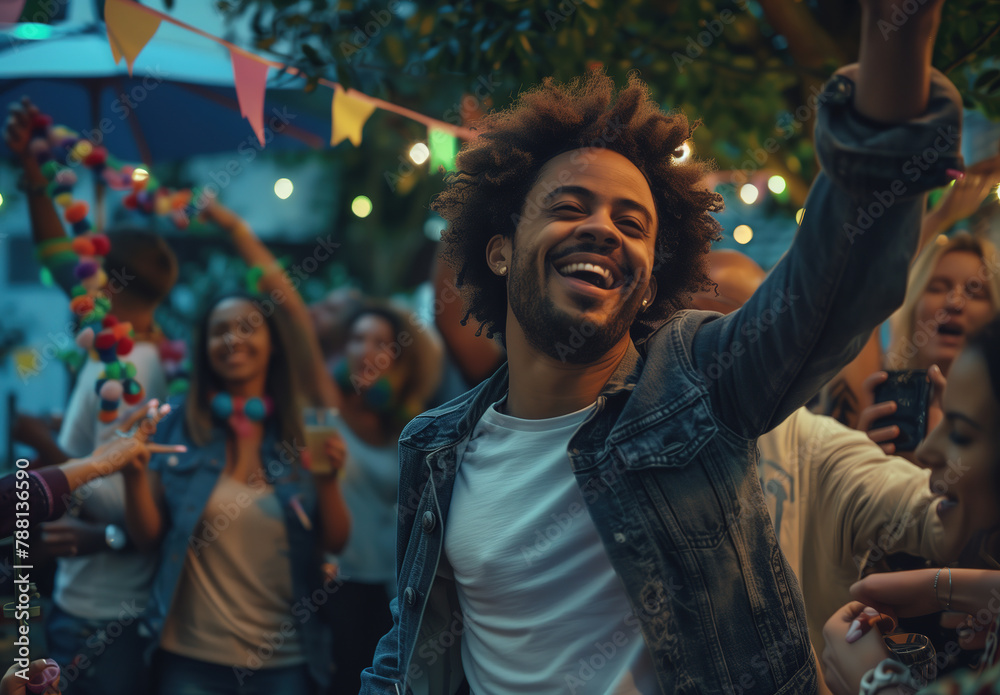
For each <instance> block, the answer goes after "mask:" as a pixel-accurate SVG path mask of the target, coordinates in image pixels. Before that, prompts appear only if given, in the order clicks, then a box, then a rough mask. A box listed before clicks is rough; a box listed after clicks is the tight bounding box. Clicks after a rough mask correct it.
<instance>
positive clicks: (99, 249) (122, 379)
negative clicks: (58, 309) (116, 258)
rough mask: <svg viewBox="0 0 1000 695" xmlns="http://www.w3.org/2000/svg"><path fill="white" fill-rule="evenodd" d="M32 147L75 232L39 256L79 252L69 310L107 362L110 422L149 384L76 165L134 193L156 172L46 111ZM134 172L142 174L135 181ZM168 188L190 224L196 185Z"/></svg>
mask: <svg viewBox="0 0 1000 695" xmlns="http://www.w3.org/2000/svg"><path fill="white" fill-rule="evenodd" d="M29 148H30V151H31V152H32V153H33V154H34V156H35V158H36V159H37V161H38V163H39V165H40V167H41V169H42V173H43V174H44V175H45V178H46V179H47V180H48V182H49V183H48V185H47V187H46V193H47V194H48V195H49V196H50V197H51V198H52V199H53V201H54V202H55V204H56V205H57V206H59V207H60V208H62V216H63V219H64V220H65V221H66V222H67V223H68V224H69V225H70V226H71V228H72V230H73V233H74V235H75V238H72V239H70V238H60V239H52V240H49V241H47V242H45V243H43V244H40V245H39V248H38V256H39V260H40V261H42V263H43V264H44V265H45V266H49V265H51V264H54V263H64V262H67V261H69V260H72V259H76V260H77V263H76V267H75V268H74V271H73V274H74V277H75V278H76V279H77V280H78V281H79V284H78V285H76V286H75V287H73V289H72V290H71V293H70V294H71V299H70V303H69V306H70V310H71V311H72V312H73V313H74V314H76V315H77V317H79V321H80V331H79V332H78V333H77V336H76V343H77V345H79V346H80V347H81V348H83V349H85V350H88V351H92V352H94V353H96V355H97V358H98V359H100V360H101V362H103V363H104V364H105V368H104V371H103V372H102V373H101V375H100V377H99V378H98V380H97V383H96V384H95V387H94V388H95V391H96V392H97V394H98V396H99V397H100V412H99V414H98V419H99V420H100V421H101V422H104V423H109V422H113V421H114V420H115V419H116V418H117V417H118V409H119V406H120V404H121V401H123V400H124V401H125V403H127V404H129V405H134V404H136V403H138V402H139V401H141V400H142V399H143V397H144V395H145V394H144V392H143V388H142V384H140V383H139V382H138V381H137V380H136V378H135V371H136V370H135V365H134V364H132V363H131V362H123V361H122V360H121V359H120V358H122V357H125V356H127V355H128V354H129V353H130V352H132V348H133V346H134V345H135V337H134V333H133V331H132V326H131V324H129V323H127V322H124V323H123V322H119V321H118V319H117V318H116V317H115V316H113V315H111V314H110V313H109V312H110V310H111V300H110V299H109V298H108V296H107V294H106V293H105V292H104V288H105V286H106V285H107V282H108V276H107V273H105V271H104V269H103V268H102V265H103V260H104V257H105V256H106V255H107V254H108V252H109V251H110V249H111V242H110V241H109V240H108V237H106V236H105V235H103V234H95V233H94V232H93V225H92V224H91V222H90V219H89V217H88V215H89V214H90V209H89V206H88V205H87V203H86V202H84V201H82V200H75V199H74V198H73V186H74V185H75V184H76V183H77V175H76V172H74V171H73V170H72V169H71V168H70V167H72V166H75V165H78V164H83V166H85V167H87V168H88V169H90V170H91V171H93V173H94V175H95V176H101V177H102V178H103V179H104V180H105V181H106V182H107V183H108V185H109V186H110V187H111V188H113V189H123V188H132V189H133V195H135V192H136V191H145V190H148V189H149V183H150V178H151V177H148V176H147V177H133V174H134V169H133V168H132V167H126V166H123V165H121V164H120V163H119V162H118V161H117V160H115V159H114V158H113V157H111V156H110V155H109V154H108V151H107V150H106V149H105V148H103V147H100V146H96V145H94V144H93V143H91V142H90V141H89V140H86V139H84V138H82V137H80V135H79V134H78V133H74V132H73V131H71V130H69V129H67V128H65V127H63V126H53V125H52V118H51V117H49V116H47V115H45V114H42V113H36V114H34V115H33V116H32V121H31V140H30V142H29ZM133 178H136V181H135V182H133ZM153 183H154V184H155V181H154V182H153ZM153 190H156V189H155V188H154V189H153ZM164 196H169V207H170V211H171V212H172V213H174V215H175V216H174V221H175V223H177V225H178V226H179V227H186V226H187V222H188V219H189V215H188V209H187V208H188V206H189V203H190V201H191V199H192V193H191V192H190V191H181V192H171V191H168V190H166V189H163V193H161V194H160V197H161V198H162V197H164ZM147 197H149V196H147ZM150 201H155V198H150ZM143 204H144V206H145V205H146V204H147V203H146V202H144V203H143ZM149 206H150V207H153V206H155V202H149ZM181 218H183V219H181Z"/></svg>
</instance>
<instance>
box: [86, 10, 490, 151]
mask: <svg viewBox="0 0 1000 695" xmlns="http://www.w3.org/2000/svg"><path fill="white" fill-rule="evenodd" d="M104 18H105V22H106V25H107V32H108V43H109V44H110V46H111V52H112V55H113V57H114V59H115V62H116V63H117V62H119V61H121V60H122V59H123V58H124V60H125V64H126V66H127V67H128V73H129V75H130V76H131V75H132V68H133V66H134V64H135V60H136V58H137V57H138V56H139V53H140V52H141V51H142V49H143V48H145V46H146V44H147V43H149V41H150V40H151V39H152V38H153V35H154V34H155V33H156V31H157V29H158V28H159V26H160V22H161V21H165V22H169V23H171V24H174V25H175V26H178V27H181V28H182V29H186V30H188V31H190V32H192V33H195V34H197V35H199V36H202V37H204V38H206V39H209V40H210V41H214V42H215V43H217V44H219V45H221V46H225V47H226V48H228V49H229V53H230V57H231V59H232V63H233V81H234V83H235V85H236V96H237V100H238V101H239V104H240V112H241V114H242V115H243V116H244V117H245V118H246V119H247V121H249V123H250V125H251V127H252V128H253V131H254V133H255V134H256V135H257V140H258V141H259V142H260V144H261V146H262V147H263V146H264V144H265V143H264V92H265V88H266V85H267V74H268V71H269V70H270V69H271V68H274V69H276V70H281V71H284V72H286V73H288V74H291V75H300V74H301V73H300V72H299V71H298V70H297V69H295V68H294V67H292V66H288V65H285V64H284V63H279V62H277V61H273V60H267V59H265V58H261V57H260V56H257V55H255V54H253V53H251V52H249V51H246V50H244V49H243V48H240V47H239V46H236V45H234V44H232V43H230V42H229V41H226V40H224V39H220V38H219V37H217V36H213V35H212V34H209V33H208V32H206V31H204V30H202V29H199V28H197V27H194V26H191V25H190V24H186V23H185V22H182V21H180V20H178V19H175V18H174V17H171V16H170V15H168V14H165V13H163V12H160V11H158V10H155V9H153V8H151V7H147V6H145V5H139V4H138V3H136V2H133V0H105V6H104ZM319 84H322V85H324V86H326V87H329V88H331V89H333V90H334V92H333V99H332V102H331V106H330V112H331V119H332V123H331V132H330V144H331V145H338V144H340V143H341V142H343V141H344V140H350V141H351V143H352V144H353V145H355V146H358V145H360V144H361V137H362V132H361V131H362V129H363V128H364V125H365V123H366V122H367V120H368V118H369V117H370V116H371V114H372V113H373V112H374V111H375V109H382V110H384V111H391V112H393V113H396V114H399V115H401V116H404V117H406V118H409V119H411V120H413V121H416V122H418V123H423V124H424V125H426V126H427V128H428V135H429V139H430V140H431V142H432V143H436V146H437V149H438V150H439V151H440V152H446V151H447V152H454V151H455V150H457V146H456V144H455V140H456V138H462V139H465V140H471V139H473V138H474V137H476V133H475V132H474V131H473V130H471V129H470V128H466V127H463V126H458V125H455V124H453V123H448V122H445V121H441V120H438V119H436V118H431V117H429V116H425V115H424V114H421V113H418V112H416V111H413V110H411V109H407V108H405V107H402V106H399V105H397V104H393V103H391V102H388V101H384V100H382V99H378V98H376V97H373V96H370V95H367V94H364V93H363V92H359V91H357V90H354V89H344V87H343V86H342V85H341V84H339V83H337V82H334V81H332V80H328V79H325V78H320V80H319ZM433 154H434V152H433V151H432V155H433ZM439 158H440V155H439ZM451 161H453V157H452V160H451ZM451 161H449V160H447V159H446V158H440V159H439V164H441V165H442V166H445V168H449V166H450V165H451Z"/></svg>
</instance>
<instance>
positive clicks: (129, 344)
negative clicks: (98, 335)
mask: <svg viewBox="0 0 1000 695" xmlns="http://www.w3.org/2000/svg"><path fill="white" fill-rule="evenodd" d="M134 346H135V341H134V340H132V339H131V338H129V337H128V336H125V337H124V338H121V339H119V341H118V347H117V348H116V349H117V350H118V354H119V355H127V354H128V353H130V352H132V348H133V347H134Z"/></svg>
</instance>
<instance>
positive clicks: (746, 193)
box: [740, 183, 760, 205]
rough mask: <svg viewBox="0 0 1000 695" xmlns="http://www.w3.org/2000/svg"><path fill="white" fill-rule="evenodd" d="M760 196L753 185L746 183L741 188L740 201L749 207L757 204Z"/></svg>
mask: <svg viewBox="0 0 1000 695" xmlns="http://www.w3.org/2000/svg"><path fill="white" fill-rule="evenodd" d="M758 196H760V191H759V190H758V189H757V187H756V186H754V185H753V184H752V183H745V184H743V187H742V188H740V200H742V201H743V202H744V203H746V204H747V205H753V204H754V203H756V202H757V198H758Z"/></svg>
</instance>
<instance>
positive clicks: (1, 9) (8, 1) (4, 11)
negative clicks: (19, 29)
mask: <svg viewBox="0 0 1000 695" xmlns="http://www.w3.org/2000/svg"><path fill="white" fill-rule="evenodd" d="M23 9H24V0H0V24H15V23H16V22H17V20H19V19H20V18H21V10H23Z"/></svg>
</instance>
